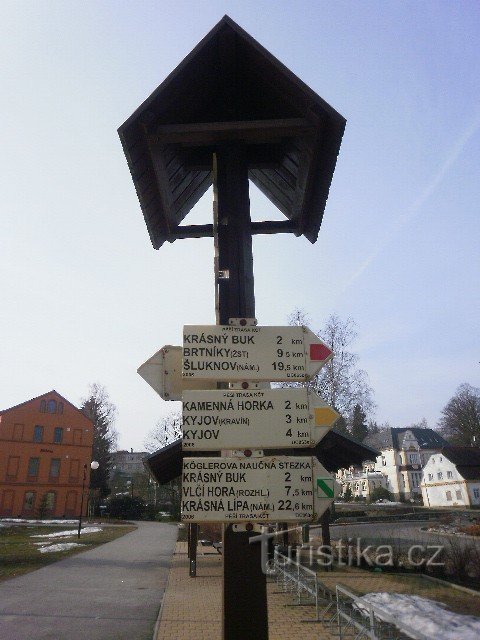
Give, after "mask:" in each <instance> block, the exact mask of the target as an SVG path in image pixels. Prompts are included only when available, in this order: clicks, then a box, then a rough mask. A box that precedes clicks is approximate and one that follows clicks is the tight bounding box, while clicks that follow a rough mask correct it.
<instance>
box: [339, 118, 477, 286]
mask: <svg viewBox="0 0 480 640" xmlns="http://www.w3.org/2000/svg"><path fill="white" fill-rule="evenodd" d="M479 129H480V114H479V115H478V116H477V117H476V118H475V119H474V121H473V122H472V123H471V125H470V126H469V127H467V129H466V130H465V131H464V132H463V134H462V135H461V136H460V138H459V139H458V140H457V142H456V143H455V145H454V146H453V148H452V150H451V152H450V154H449V156H448V157H447V159H446V160H445V162H444V163H443V165H442V166H441V167H440V169H439V171H438V172H437V174H436V175H435V176H434V177H433V179H432V180H431V181H430V183H429V184H428V185H427V186H426V187H425V189H424V190H423V191H422V192H421V194H420V195H419V196H418V198H416V199H415V200H414V202H413V203H412V204H411V205H410V207H408V209H407V210H406V211H405V212H404V213H401V214H400V215H399V216H398V217H397V219H396V220H395V221H394V222H393V223H392V226H391V228H390V230H389V231H388V232H387V233H386V235H385V237H384V239H383V241H381V242H379V244H378V246H377V247H376V248H375V249H374V250H373V251H372V253H371V254H370V255H369V256H367V258H366V259H365V260H364V261H363V262H362V264H361V265H360V266H359V268H358V269H357V270H356V271H355V272H354V274H353V275H352V276H351V278H350V279H349V280H348V282H347V283H346V284H345V286H344V287H343V289H342V292H341V294H343V293H345V291H346V290H347V289H349V288H350V287H351V286H352V284H353V283H354V282H355V280H357V279H358V278H359V277H360V276H361V275H362V274H363V272H364V271H365V270H366V269H368V267H369V266H370V265H371V263H372V262H373V261H374V260H375V259H376V258H377V256H378V255H379V254H380V253H381V252H382V251H383V250H384V249H385V247H386V246H387V245H388V244H389V243H390V242H391V240H392V239H393V238H394V237H395V236H396V235H397V234H398V233H399V232H400V231H401V230H402V229H403V227H405V225H406V224H408V223H409V222H410V220H412V219H413V218H414V217H415V216H416V215H418V214H419V213H420V212H421V209H422V207H423V205H424V203H425V202H426V201H427V200H428V199H429V198H430V196H431V195H432V194H433V193H434V192H435V191H436V189H437V188H438V186H439V185H440V184H441V182H442V180H443V179H444V177H445V175H446V174H447V172H448V171H449V169H450V167H451V166H452V165H453V164H454V163H455V162H456V161H457V160H458V158H459V157H460V155H461V154H462V152H463V150H464V149H465V147H466V146H467V144H468V142H469V141H470V139H471V138H473V136H474V135H475V134H476V133H477V131H478V130H479Z"/></svg>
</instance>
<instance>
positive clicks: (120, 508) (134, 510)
mask: <svg viewBox="0 0 480 640" xmlns="http://www.w3.org/2000/svg"><path fill="white" fill-rule="evenodd" d="M145 510H146V505H145V502H144V501H143V500H142V498H137V497H134V498H132V497H131V496H115V497H114V498H111V499H110V501H109V506H108V511H109V515H110V517H111V518H119V519H121V520H125V519H126V520H142V519H143V517H144V515H145Z"/></svg>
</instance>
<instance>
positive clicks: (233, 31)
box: [118, 16, 346, 249]
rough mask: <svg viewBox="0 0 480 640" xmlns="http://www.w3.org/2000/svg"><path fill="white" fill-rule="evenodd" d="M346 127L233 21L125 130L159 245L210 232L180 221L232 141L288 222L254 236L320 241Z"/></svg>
mask: <svg viewBox="0 0 480 640" xmlns="http://www.w3.org/2000/svg"><path fill="white" fill-rule="evenodd" d="M345 122H346V121H345V119H344V118H343V117H342V116H341V115H340V114H339V113H337V112H336V111H335V110H334V109H333V108H332V107H331V106H330V105H328V104H327V103H326V102H325V101H324V100H323V99H322V98H320V96H318V95H317V94H316V93H315V92H314V91H312V90H311V89H310V88H309V87H308V86H307V85H306V84H304V83H303V82H302V81H301V80H300V79H299V78H297V76H295V75H294V74H293V73H292V72H291V71H290V70H289V69H287V68H286V67H285V66H284V65H283V64H282V63H281V62H279V61H278V60H277V59H276V58H275V57H274V56H273V55H272V54H271V53H269V52H268V51H267V50H266V49H265V48H264V47H262V46H261V45H260V44H259V43H258V42H257V41H256V40H254V39H253V38H252V37H251V36H250V35H249V34H248V33H246V32H245V31H244V30H243V29H242V28H241V27H239V26H238V25H237V24H236V23H235V22H234V21H233V20H231V19H230V18H229V17H228V16H225V17H224V18H222V20H220V22H219V23H218V24H217V25H216V26H215V27H214V28H213V29H212V30H211V31H210V32H209V33H208V34H207V35H206V36H205V38H203V40H202V41H201V42H200V43H199V44H198V45H197V46H196V47H195V48H194V49H193V51H192V52H191V53H190V54H189V55H188V56H187V57H186V58H185V59H184V60H183V61H182V62H181V63H180V64H179V65H178V67H177V68H176V69H175V70H174V71H172V73H170V75H169V76H168V77H167V78H166V79H165V80H164V81H163V82H162V84H161V85H160V86H159V87H158V88H157V89H156V90H155V91H154V92H153V93H152V95H151V96H150V97H149V98H147V100H146V101H145V102H144V103H143V104H142V105H141V106H140V107H139V108H138V109H137V110H136V111H135V113H133V115H132V116H130V118H128V120H127V121H126V122H125V123H124V124H123V125H122V126H121V127H120V128H119V130H118V132H119V136H120V139H121V142H122V145H123V149H124V152H125V156H126V158H127V162H128V165H129V168H130V172H131V175H132V178H133V182H134V184H135V188H136V191H137V195H138V198H139V201H140V205H141V208H142V211H143V215H144V218H145V222H146V224H147V228H148V232H149V234H150V238H151V241H152V244H153V246H154V247H155V248H156V249H158V248H159V247H160V246H161V245H162V244H163V243H164V242H165V240H168V241H170V242H173V241H174V240H176V239H178V238H185V237H201V236H209V235H212V233H213V231H212V227H211V225H200V226H197V227H180V224H181V223H182V221H183V219H184V218H185V216H186V215H187V214H188V212H189V211H190V210H191V209H192V207H193V206H194V205H195V204H196V203H197V202H198V200H199V199H200V198H201V197H202V195H203V194H204V193H205V191H206V190H207V189H208V188H209V186H210V185H211V184H212V157H213V153H214V152H215V150H216V149H218V146H219V145H224V144H228V143H232V142H234V143H242V144H245V145H246V149H247V161H248V171H249V178H250V180H251V181H252V182H253V183H254V184H255V185H256V186H257V187H258V188H259V189H260V190H261V191H262V192H263V193H264V194H265V195H266V196H267V198H268V199H269V200H270V201H271V202H272V203H273V204H275V206H276V207H277V208H278V209H279V210H280V211H281V212H282V213H283V214H284V215H285V216H286V220H285V223H282V222H280V223H276V224H275V223H268V221H266V222H265V223H263V222H260V223H252V232H253V233H263V232H266V233H274V232H276V231H288V232H293V233H295V234H297V235H301V234H303V235H305V236H306V237H307V238H308V240H310V242H315V241H316V239H317V236H318V231H319V228H320V225H321V222H322V217H323V212H324V209H325V204H326V201H327V197H328V192H329V188H330V183H331V180H332V176H333V172H334V169H335V164H336V160H337V156H338V152H339V149H340V144H341V140H342V136H343V131H344V128H345Z"/></svg>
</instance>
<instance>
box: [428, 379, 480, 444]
mask: <svg viewBox="0 0 480 640" xmlns="http://www.w3.org/2000/svg"><path fill="white" fill-rule="evenodd" d="M438 426H439V427H440V431H441V433H442V435H443V436H444V438H445V439H446V440H448V441H449V442H451V443H452V444H456V445H463V446H471V445H475V446H480V389H478V388H477V387H472V386H471V385H469V384H467V383H464V384H461V385H460V386H459V387H458V389H457V391H456V393H455V395H454V396H453V398H451V399H450V400H449V401H448V403H447V404H446V405H445V407H444V408H443V409H442V417H441V418H440V420H439V422H438Z"/></svg>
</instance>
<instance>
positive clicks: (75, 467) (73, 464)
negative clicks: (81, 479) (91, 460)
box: [68, 460, 80, 482]
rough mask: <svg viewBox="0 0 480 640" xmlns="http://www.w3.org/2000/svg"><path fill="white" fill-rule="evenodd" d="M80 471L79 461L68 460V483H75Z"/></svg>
mask: <svg viewBox="0 0 480 640" xmlns="http://www.w3.org/2000/svg"><path fill="white" fill-rule="evenodd" d="M79 470H80V460H70V472H69V476H68V479H69V481H70V482H75V481H77V480H78V475H79Z"/></svg>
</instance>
